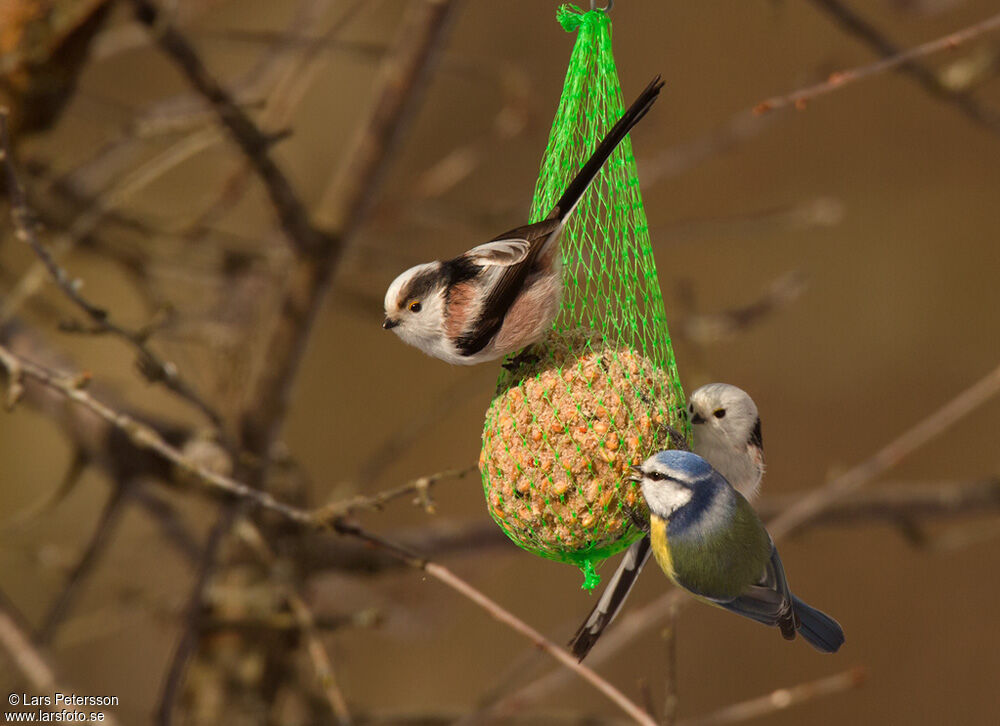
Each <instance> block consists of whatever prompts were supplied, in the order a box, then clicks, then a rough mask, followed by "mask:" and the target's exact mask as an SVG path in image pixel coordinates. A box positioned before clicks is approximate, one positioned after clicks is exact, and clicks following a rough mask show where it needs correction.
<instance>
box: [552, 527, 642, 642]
mask: <svg viewBox="0 0 1000 726" xmlns="http://www.w3.org/2000/svg"><path fill="white" fill-rule="evenodd" d="M652 551H653V550H652V547H651V545H650V542H649V537H643V538H642V539H641V540H639V541H638V542H636V543H635V544H633V545H632V546H631V547H629V548H628V551H627V552H626V553H625V557H623V558H622V562H621V564H620V565H619V566H618V569H617V570H616V571H615V574H614V575H612V577H611V580H609V581H608V585H607V587H605V588H604V592H602V593H601V599H600V600H598V601H597V604H596V605H595V606H594V609H593V610H591V611H590V615H588V616H587V619H586V620H584V621H583V625H581V626H580V629H579V630H577V631H576V634H575V635H574V636H573V639H572V640H570V641H569V646H570V650H572V651H573V655H575V656H576V658H577V660H581V661H582V660H583V659H584V658H586V657H587V653H589V652H590V649H591V648H593V647H594V643H596V642H597V639H598V638H600V637H601V633H603V632H604V629H605V628H606V627H608V626H609V625H611V621H612V620H614V619H615V616H616V615H617V614H618V611H619V610H621V609H622V605H624V604H625V598H627V597H628V594H629V592H630V591H631V590H632V586H633V585H634V584H635V580H636V578H637V577H639V573H640V572H642V566H643V565H645V564H646V561H647V560H648V559H649V555H650V553H651V552H652Z"/></svg>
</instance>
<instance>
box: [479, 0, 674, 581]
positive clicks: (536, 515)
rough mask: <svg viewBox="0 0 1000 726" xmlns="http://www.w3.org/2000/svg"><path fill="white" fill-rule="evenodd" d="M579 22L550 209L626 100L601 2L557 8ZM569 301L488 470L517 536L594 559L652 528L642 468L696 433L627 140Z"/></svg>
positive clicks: (607, 174) (555, 133) (514, 371)
mask: <svg viewBox="0 0 1000 726" xmlns="http://www.w3.org/2000/svg"><path fill="white" fill-rule="evenodd" d="M557 18H558V20H559V22H560V23H561V24H562V26H563V27H564V28H565V29H566V30H567V31H573V30H578V32H579V35H578V36H577V41H576V44H575V46H574V48H573V55H572V57H571V58H570V63H569V70H568V71H567V73H566V81H565V85H564V88H563V92H562V97H561V99H560V101H559V109H558V111H557V112H556V117H555V121H554V122H553V124H552V132H551V134H550V136H549V142H548V146H547V148H546V150H545V157H544V159H543V160H542V165H541V170H540V172H539V178H538V185H537V187H536V189H535V197H534V202H533V204H532V208H531V221H532V222H535V221H538V220H540V219H542V218H543V217H545V215H546V214H547V213H548V212H549V211H550V210H551V209H552V207H553V205H554V204H555V202H556V200H557V199H558V198H559V196H560V195H561V194H562V193H563V191H564V190H565V188H566V185H567V184H568V183H569V181H570V180H571V179H572V178H573V176H574V175H575V174H576V173H577V171H578V170H579V169H580V167H581V166H582V165H583V164H584V162H585V161H586V160H587V159H588V158H589V156H590V154H591V152H592V151H593V150H594V148H595V147H596V146H597V144H598V142H599V141H600V140H601V138H602V137H603V135H604V133H605V132H606V131H607V130H608V129H609V128H610V127H611V126H612V125H614V123H615V122H616V121H617V120H618V118H619V117H620V116H621V114H622V112H623V110H624V104H623V100H622V91H621V86H620V84H619V82H618V73H617V70H616V69H615V61H614V57H613V56H612V54H611V23H610V21H609V19H608V17H607V15H606V14H605V13H604V12H602V11H590V12H583V11H581V10H579V9H578V8H575V7H573V6H567V5H563V6H562V7H561V8H559V11H558V13H557ZM561 252H562V261H563V295H562V307H561V310H560V312H559V315H558V317H557V318H556V320H555V322H554V324H553V328H552V331H551V332H550V333H549V335H548V337H547V338H546V339H545V340H543V341H542V342H540V343H537V344H536V345H535V346H533V347H532V348H530V349H529V350H528V351H527V352H524V353H522V354H520V355H518V356H515V357H513V358H510V359H508V361H507V362H506V363H505V370H504V372H503V373H502V374H501V375H500V379H499V381H498V384H497V393H496V396H495V397H494V399H493V402H492V403H491V404H490V407H489V409H488V410H487V412H486V423H485V426H484V429H483V450H482V454H481V456H480V461H479V464H480V471H481V474H482V479H483V488H484V490H485V492H486V500H487V502H488V505H489V510H490V514H491V515H492V516H493V518H494V519H495V520H496V522H497V524H499V525H500V527H501V528H503V530H504V532H506V533H507V536H508V537H510V538H511V539H512V540H513V541H514V542H516V543H517V544H518V545H519V546H521V547H523V548H524V549H526V550H528V551H530V552H534V553H536V554H538V555H541V556H543V557H548V558H551V559H554V560H560V561H563V562H570V563H573V564H576V565H577V566H579V567H580V568H581V569H582V570H583V572H584V585H583V586H584V587H585V588H587V589H591V588H593V587H594V586H596V584H597V582H598V580H599V578H598V576H597V574H596V571H595V569H594V565H595V563H597V562H599V561H600V560H603V559H605V558H606V557H608V556H610V555H612V554H614V553H615V552H618V551H619V550H622V549H624V548H625V547H627V546H628V545H629V544H631V543H632V542H634V541H635V540H636V539H637V538H638V537H639V536H640V535H641V532H640V531H639V530H638V528H637V527H636V526H635V525H634V524H633V521H632V518H631V517H630V515H629V513H628V510H629V509H632V510H634V511H636V512H639V513H640V514H641V515H644V514H645V510H644V507H645V505H644V503H643V501H642V497H641V495H640V492H639V488H638V485H636V484H635V483H633V482H632V481H631V480H630V474H631V468H630V467H631V466H632V465H633V464H638V463H640V462H642V461H643V460H644V459H645V458H646V457H647V456H649V455H651V454H653V453H655V452H656V451H659V450H661V449H664V448H668V447H669V446H670V444H671V436H670V432H671V428H672V429H673V430H674V431H677V432H681V433H682V434H683V435H684V436H686V437H687V436H689V435H690V431H689V430H688V424H687V421H686V418H685V417H684V392H683V390H682V389H681V386H680V382H679V379H678V376H677V366H676V363H675V361H674V353H673V349H672V347H671V345H670V334H669V333H668V331H667V322H666V315H665V311H664V307H663V298H662V296H661V294H660V287H659V283H658V281H657V277H656V265H655V263H654V260H653V250H652V247H651V246H650V242H649V228H648V226H647V222H646V214H645V212H644V210H643V206H642V196H641V195H640V193H639V180H638V177H637V175H636V168H635V158H634V157H633V155H632V145H631V143H630V141H629V139H625V141H624V142H623V143H622V144H621V145H620V146H619V147H618V149H617V150H616V151H615V152H614V154H613V155H612V156H611V158H610V159H609V160H608V162H607V164H605V166H604V169H603V170H602V172H601V173H600V175H599V176H598V177H597V179H596V180H595V182H594V183H593V184H592V185H591V187H590V189H589V190H588V191H587V192H586V194H585V195H584V196H583V198H582V200H581V202H580V204H579V206H578V207H577V209H576V212H575V213H574V214H573V216H572V217H571V218H570V221H569V223H568V225H567V227H566V229H565V231H564V233H563V236H562V240H561Z"/></svg>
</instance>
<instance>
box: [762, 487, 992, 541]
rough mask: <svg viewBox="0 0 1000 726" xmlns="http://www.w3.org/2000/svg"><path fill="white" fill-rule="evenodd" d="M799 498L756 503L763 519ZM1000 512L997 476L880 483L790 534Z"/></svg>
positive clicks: (829, 507)
mask: <svg viewBox="0 0 1000 726" xmlns="http://www.w3.org/2000/svg"><path fill="white" fill-rule="evenodd" d="M801 498H802V496H801V495H788V496H784V497H769V498H767V499H765V500H763V501H762V502H760V503H759V504H758V505H757V510H758V511H759V512H760V516H761V517H762V518H764V519H765V520H768V519H773V518H775V517H777V516H778V515H779V514H780V513H781V512H783V511H785V510H786V509H788V508H790V507H791V506H793V505H794V504H795V502H797V501H799V500H800V499H801ZM997 511H1000V479H998V478H992V479H983V480H981V481H969V482H953V481H945V482H935V483H920V482H917V483H912V484H888V485H881V486H879V487H878V488H876V489H872V490H869V491H856V492H852V493H851V494H850V495H848V496H844V497H842V498H841V499H839V500H835V501H832V502H829V503H828V504H826V505H825V506H824V507H823V508H822V509H820V510H816V511H815V512H814V513H813V515H812V516H810V517H809V518H808V519H805V520H802V521H801V522H800V523H799V524H798V525H797V526H796V527H794V528H792V529H790V530H789V534H794V533H795V532H799V531H801V530H802V529H804V528H806V527H815V526H818V525H840V524H852V523H864V522H871V521H876V522H879V521H881V522H886V523H889V524H898V523H899V522H900V521H901V520H910V521H914V520H926V519H933V518H940V517H949V518H950V517H954V516H959V515H975V514H989V513H994V512H997Z"/></svg>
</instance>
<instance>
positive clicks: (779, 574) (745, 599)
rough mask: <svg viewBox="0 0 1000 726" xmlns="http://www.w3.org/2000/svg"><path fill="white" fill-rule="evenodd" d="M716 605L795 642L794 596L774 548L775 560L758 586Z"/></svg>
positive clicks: (773, 555)
mask: <svg viewBox="0 0 1000 726" xmlns="http://www.w3.org/2000/svg"><path fill="white" fill-rule="evenodd" d="M714 602H715V603H716V604H718V605H719V606H720V607H722V608H725V609H726V610H729V611H730V612H734V613H736V614H737V615H742V616H743V617H746V618H750V619H751V620H756V621H757V622H758V623H764V624H765V625H774V626H777V627H778V628H779V629H780V630H781V635H782V636H783V637H784V638H786V639H788V640H792V639H793V638H795V630H796V628H797V627H798V618H797V617H796V614H795V607H794V605H793V600H792V593H791V591H789V589H788V581H787V580H786V579H785V568H784V567H783V566H782V564H781V558H780V557H779V556H778V550H777V549H775V547H774V545H773V544H772V545H771V557H770V559H769V560H768V561H767V565H766V566H765V568H764V572H763V574H762V575H761V578H760V580H759V581H758V582H757V583H755V584H753V585H751V586H750V587H748V588H747V589H746V590H745V591H744V592H743V593H742V594H741V595H740V596H739V597H737V598H735V599H733V600H729V601H720V600H715V601H714Z"/></svg>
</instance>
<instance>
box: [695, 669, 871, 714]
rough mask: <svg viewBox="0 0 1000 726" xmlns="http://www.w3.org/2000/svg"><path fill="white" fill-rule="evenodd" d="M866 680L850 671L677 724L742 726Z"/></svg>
mask: <svg viewBox="0 0 1000 726" xmlns="http://www.w3.org/2000/svg"><path fill="white" fill-rule="evenodd" d="M866 678H867V671H866V670H865V669H864V668H859V667H856V668H851V669H850V670H846V671H844V672H842V673H838V674H836V675H833V676H827V677H826V678H819V679H817V680H815V681H809V682H808V683H800V684H799V685H797V686H792V687H791V688H779V689H777V690H776V691H772V692H771V693H768V694H767V695H766V696H760V697H758V698H751V699H750V700H748V701H742V702H740V703H736V704H733V705H732V706H726V707H725V708H722V709H719V710H718V711H716V712H715V713H712V714H709V715H708V716H702V717H701V718H693V719H685V720H683V721H680V722H678V724H677V726H719V725H720V724H730V723H742V722H743V721H749V720H750V719H752V718H760V717H761V716H767V715H769V714H772V713H776V712H778V711H784V710H785V709H787V708H791V707H792V706H798V705H800V704H803V703H807V702H808V701H812V700H815V699H817V698H821V697H823V696H833V695H835V694H837V693H843V692H844V691H850V690H852V689H854V688H858V687H859V686H861V685H862V684H863V683H864V682H865V679H866Z"/></svg>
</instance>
